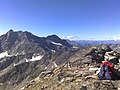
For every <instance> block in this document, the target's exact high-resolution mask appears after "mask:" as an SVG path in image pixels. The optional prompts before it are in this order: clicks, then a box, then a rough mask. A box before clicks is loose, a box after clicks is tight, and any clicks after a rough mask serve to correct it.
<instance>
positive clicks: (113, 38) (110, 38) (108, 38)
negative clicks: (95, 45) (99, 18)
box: [104, 36, 120, 40]
mask: <svg viewBox="0 0 120 90" xmlns="http://www.w3.org/2000/svg"><path fill="white" fill-rule="evenodd" d="M104 39H106V40H120V36H111V37H105V38H104Z"/></svg>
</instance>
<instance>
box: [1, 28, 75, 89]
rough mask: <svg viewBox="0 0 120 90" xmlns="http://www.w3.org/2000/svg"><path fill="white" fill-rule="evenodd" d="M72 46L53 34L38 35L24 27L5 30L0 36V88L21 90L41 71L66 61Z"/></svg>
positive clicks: (70, 53)
mask: <svg viewBox="0 0 120 90" xmlns="http://www.w3.org/2000/svg"><path fill="white" fill-rule="evenodd" d="M71 48H72V46H71V45H70V44H69V43H68V42H67V41H66V40H62V39H60V38H59V37H58V36H56V35H51V36H48V37H38V36H35V35H33V34H32V33H30V32H27V31H25V32H22V31H18V32H14V31H13V30H10V31H8V32H7V33H6V34H4V35H2V36H0V83H1V86H0V90H9V89H10V90H20V88H21V87H22V86H23V85H24V84H25V83H26V82H27V81H28V80H31V79H33V78H35V77H37V76H39V75H40V73H41V72H42V71H48V70H53V69H54V68H56V67H58V66H59V65H61V64H63V63H65V62H67V60H68V58H69V56H70V55H72V52H71ZM73 53H74V52H73ZM13 86H14V87H13Z"/></svg>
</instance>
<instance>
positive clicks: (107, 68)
mask: <svg viewBox="0 0 120 90" xmlns="http://www.w3.org/2000/svg"><path fill="white" fill-rule="evenodd" d="M113 69H114V68H113V65H112V64H111V63H109V62H104V63H102V64H101V69H100V72H99V73H98V77H99V79H100V80H111V79H113Z"/></svg>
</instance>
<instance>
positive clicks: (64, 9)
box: [0, 0, 120, 39]
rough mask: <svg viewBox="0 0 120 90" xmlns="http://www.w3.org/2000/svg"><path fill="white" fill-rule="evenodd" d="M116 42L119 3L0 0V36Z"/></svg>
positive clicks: (102, 0) (119, 0)
mask: <svg viewBox="0 0 120 90" xmlns="http://www.w3.org/2000/svg"><path fill="white" fill-rule="evenodd" d="M9 29H13V30H15V31H17V30H22V31H29V32H32V33H33V34H35V35H39V36H47V35H50V34H57V35H58V36H60V37H66V38H67V37H75V38H79V39H118V38H119V37H120V0H0V34H3V33H6V32H7V31H8V30H9Z"/></svg>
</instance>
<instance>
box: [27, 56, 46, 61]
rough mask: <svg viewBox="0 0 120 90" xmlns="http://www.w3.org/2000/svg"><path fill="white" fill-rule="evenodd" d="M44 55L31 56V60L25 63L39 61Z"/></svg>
mask: <svg viewBox="0 0 120 90" xmlns="http://www.w3.org/2000/svg"><path fill="white" fill-rule="evenodd" d="M43 56H44V55H39V56H32V59H26V62H32V61H39V60H41V59H42V57H43Z"/></svg>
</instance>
